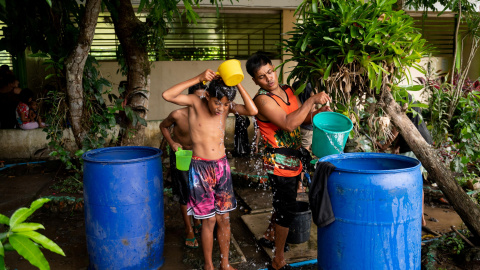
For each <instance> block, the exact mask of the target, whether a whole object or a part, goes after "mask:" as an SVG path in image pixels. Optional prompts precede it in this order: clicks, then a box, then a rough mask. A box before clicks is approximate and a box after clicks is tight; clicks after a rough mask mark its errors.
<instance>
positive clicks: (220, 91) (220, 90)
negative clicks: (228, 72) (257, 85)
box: [206, 78, 237, 101]
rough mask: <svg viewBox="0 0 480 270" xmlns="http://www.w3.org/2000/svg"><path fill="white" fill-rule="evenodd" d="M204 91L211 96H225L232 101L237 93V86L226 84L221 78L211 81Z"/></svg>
mask: <svg viewBox="0 0 480 270" xmlns="http://www.w3.org/2000/svg"><path fill="white" fill-rule="evenodd" d="M206 91H207V92H208V95H209V96H210V97H211V98H213V97H215V98H218V99H222V98H223V97H227V99H228V100H229V101H233V100H234V99H235V95H236V94H237V88H236V87H235V86H227V85H226V84H225V83H224V82H223V80H222V79H221V78H218V79H215V80H213V81H211V82H210V84H209V85H208V87H207V89H206Z"/></svg>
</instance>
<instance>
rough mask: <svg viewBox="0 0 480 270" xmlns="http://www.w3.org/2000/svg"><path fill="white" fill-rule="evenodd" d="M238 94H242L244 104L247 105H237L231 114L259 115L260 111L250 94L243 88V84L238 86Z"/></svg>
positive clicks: (231, 110)
mask: <svg viewBox="0 0 480 270" xmlns="http://www.w3.org/2000/svg"><path fill="white" fill-rule="evenodd" d="M237 88H238V92H240V95H241V96H242V99H243V102H244V103H245V105H241V104H235V105H234V106H233V108H231V109H230V112H231V113H238V114H240V115H250V116H253V115H257V113H258V109H257V106H255V103H254V102H253V100H252V98H251V97H250V95H249V94H248V92H247V90H245V88H243V86H242V84H240V83H239V84H238V85H237Z"/></svg>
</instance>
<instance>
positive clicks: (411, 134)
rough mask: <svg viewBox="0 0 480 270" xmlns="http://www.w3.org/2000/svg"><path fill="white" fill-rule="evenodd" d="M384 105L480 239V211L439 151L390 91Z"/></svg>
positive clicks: (446, 195) (448, 197)
mask: <svg viewBox="0 0 480 270" xmlns="http://www.w3.org/2000/svg"><path fill="white" fill-rule="evenodd" d="M381 102H382V103H383V104H382V107H383V109H384V110H385V112H386V113H387V114H388V115H389V116H390V118H391V119H392V121H393V123H394V124H395V126H396V127H397V129H398V130H399V131H400V134H402V136H403V138H405V141H406V142H407V143H408V145H409V146H410V148H411V149H412V150H413V152H414V153H415V155H416V156H417V158H418V159H419V160H420V161H421V162H422V165H423V167H425V169H426V170H427V171H428V173H429V174H430V175H431V176H432V178H433V179H435V181H436V183H437V184H438V186H439V187H440V189H441V190H442V192H443V194H444V195H445V197H446V198H447V200H448V201H449V202H450V204H451V205H452V206H453V208H454V209H455V211H456V212H457V213H458V215H459V216H460V217H461V218H462V220H463V222H465V224H466V225H467V227H468V229H469V230H470V231H471V232H472V233H473V235H475V236H476V237H477V238H478V237H480V208H479V207H478V206H477V205H476V204H475V203H474V202H473V201H472V200H471V199H470V197H469V196H468V195H467V194H466V193H465V192H464V191H463V189H462V188H461V187H460V185H458V183H457V181H455V178H454V176H453V173H452V172H451V171H450V170H449V169H447V168H446V167H445V165H444V164H443V163H441V162H440V159H439V157H438V155H437V153H436V151H435V150H434V149H433V148H432V147H431V146H430V145H429V144H428V143H427V142H426V141H425V140H424V139H423V137H422V135H421V134H420V132H419V131H418V130H417V128H416V127H415V125H413V123H412V122H411V121H410V119H409V118H408V117H407V115H406V114H405V112H404V111H402V109H401V107H400V106H399V105H398V104H397V103H396V102H395V100H394V99H393V96H392V94H391V93H390V91H387V90H384V91H383V93H382V98H381Z"/></svg>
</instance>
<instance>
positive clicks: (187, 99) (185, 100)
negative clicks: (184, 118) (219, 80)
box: [162, 69, 216, 106]
mask: <svg viewBox="0 0 480 270" xmlns="http://www.w3.org/2000/svg"><path fill="white" fill-rule="evenodd" d="M215 76H216V74H215V72H214V71H213V70H211V69H207V70H205V71H204V72H202V73H201V74H199V75H197V76H195V77H193V78H191V79H189V80H186V81H184V82H181V83H178V84H176V85H174V86H172V87H170V88H168V89H167V90H166V91H165V92H163V94H162V97H163V99H165V100H166V101H168V102H172V103H174V104H177V105H180V106H191V105H192V104H193V100H195V99H194V96H195V95H183V94H182V92H183V90H185V89H187V88H188V87H190V86H193V85H195V84H197V83H201V82H205V81H211V80H213V79H214V78H215Z"/></svg>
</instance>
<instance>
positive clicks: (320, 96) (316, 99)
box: [311, 92, 332, 104]
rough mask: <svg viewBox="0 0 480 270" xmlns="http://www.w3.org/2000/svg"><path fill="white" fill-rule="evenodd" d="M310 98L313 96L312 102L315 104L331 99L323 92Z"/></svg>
mask: <svg viewBox="0 0 480 270" xmlns="http://www.w3.org/2000/svg"><path fill="white" fill-rule="evenodd" d="M311 98H313V103H315V104H325V103H327V102H331V101H332V99H331V98H330V97H329V96H328V95H327V93H325V92H320V93H318V94H315V95H313V96H312V97H311Z"/></svg>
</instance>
